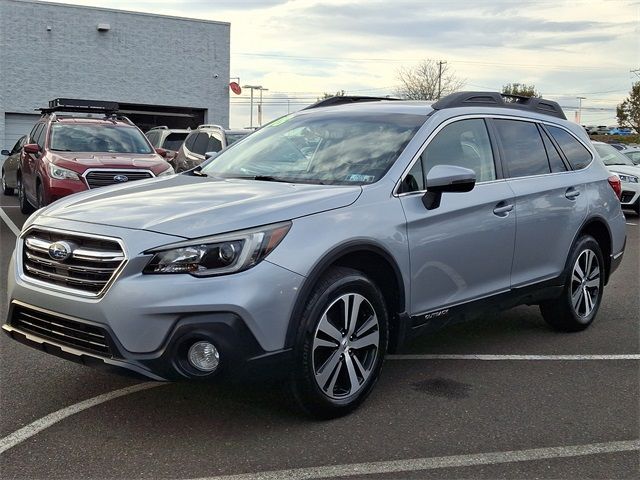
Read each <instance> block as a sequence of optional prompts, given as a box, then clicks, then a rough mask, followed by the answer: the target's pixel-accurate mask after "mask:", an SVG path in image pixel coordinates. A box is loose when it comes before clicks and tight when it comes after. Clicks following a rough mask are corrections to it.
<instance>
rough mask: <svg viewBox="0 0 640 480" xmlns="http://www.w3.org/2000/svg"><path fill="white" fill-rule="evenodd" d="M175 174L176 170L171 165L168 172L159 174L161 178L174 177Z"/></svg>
mask: <svg viewBox="0 0 640 480" xmlns="http://www.w3.org/2000/svg"><path fill="white" fill-rule="evenodd" d="M174 173H176V172H175V170H174V169H173V167H172V166H171V165H169V168H167V169H166V170H164V171H162V172H160V173H159V174H158V176H159V177H164V176H165V175H173V174H174Z"/></svg>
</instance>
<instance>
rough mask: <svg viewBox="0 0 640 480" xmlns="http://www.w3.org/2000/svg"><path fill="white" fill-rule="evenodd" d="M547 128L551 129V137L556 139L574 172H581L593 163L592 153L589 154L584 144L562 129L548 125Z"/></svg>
mask: <svg viewBox="0 0 640 480" xmlns="http://www.w3.org/2000/svg"><path fill="white" fill-rule="evenodd" d="M547 128H548V129H549V133H551V136H552V137H553V138H555V140H556V142H558V145H560V148H561V149H562V151H563V152H564V154H565V156H566V157H567V160H569V164H570V165H571V168H573V169H574V170H580V169H581V168H585V167H586V166H587V165H589V164H590V163H591V153H589V150H587V148H586V147H585V146H584V145H582V143H580V142H579V141H578V140H576V138H575V137H574V136H573V135H571V134H570V133H569V132H567V131H566V130H563V129H562V128H558V127H552V126H549V125H547Z"/></svg>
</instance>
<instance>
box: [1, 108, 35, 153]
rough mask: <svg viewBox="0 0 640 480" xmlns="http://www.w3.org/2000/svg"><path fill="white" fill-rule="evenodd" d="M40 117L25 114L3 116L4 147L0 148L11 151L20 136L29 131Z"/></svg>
mask: <svg viewBox="0 0 640 480" xmlns="http://www.w3.org/2000/svg"><path fill="white" fill-rule="evenodd" d="M39 118H40V115H37V114H33V115H31V114H25V113H5V115H4V145H2V148H6V149H7V150H11V148H12V147H13V146H14V145H15V143H16V142H17V141H18V139H19V138H20V137H21V136H22V135H26V134H27V133H29V132H30V131H31V129H32V128H33V125H34V124H35V123H36V122H37V121H38V119H39Z"/></svg>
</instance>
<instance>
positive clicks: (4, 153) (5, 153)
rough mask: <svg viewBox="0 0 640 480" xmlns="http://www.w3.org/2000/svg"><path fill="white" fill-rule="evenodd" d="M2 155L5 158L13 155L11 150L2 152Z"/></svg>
mask: <svg viewBox="0 0 640 480" xmlns="http://www.w3.org/2000/svg"><path fill="white" fill-rule="evenodd" d="M0 155H4V156H7V157H8V156H9V155H11V152H10V151H9V150H2V151H1V152H0Z"/></svg>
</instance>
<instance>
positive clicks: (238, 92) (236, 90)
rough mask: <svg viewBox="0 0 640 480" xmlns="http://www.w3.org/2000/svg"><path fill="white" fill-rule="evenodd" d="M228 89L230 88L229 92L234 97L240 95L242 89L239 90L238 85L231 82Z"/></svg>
mask: <svg viewBox="0 0 640 480" xmlns="http://www.w3.org/2000/svg"><path fill="white" fill-rule="evenodd" d="M229 87H230V88H231V91H232V92H233V93H235V94H236V95H240V94H241V93H242V89H241V88H240V85H238V82H231V83H230V84H229Z"/></svg>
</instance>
